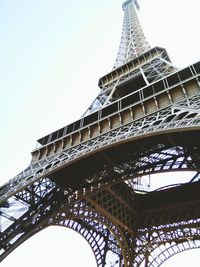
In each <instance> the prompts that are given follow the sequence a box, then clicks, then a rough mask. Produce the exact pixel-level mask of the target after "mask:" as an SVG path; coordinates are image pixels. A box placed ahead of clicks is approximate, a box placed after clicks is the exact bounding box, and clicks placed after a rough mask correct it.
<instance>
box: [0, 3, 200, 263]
mask: <svg viewBox="0 0 200 267" xmlns="http://www.w3.org/2000/svg"><path fill="white" fill-rule="evenodd" d="M136 8H137V9H138V8H139V5H138V3H137V1H136V0H135V1H134V0H128V1H126V2H124V4H123V10H124V25H123V31H122V38H121V43H120V48H119V52H118V55H117V59H116V62H115V65H114V68H113V70H112V71H111V72H110V73H108V74H107V75H105V76H104V77H102V78H101V79H100V80H99V86H100V88H101V92H100V94H99V95H98V96H97V98H96V99H95V100H94V102H93V103H92V104H91V106H90V107H89V108H88V110H87V111H86V112H85V114H84V115H83V117H82V118H80V119H79V120H77V121H75V122H74V123H72V124H70V125H67V126H65V127H63V128H61V129H59V130H57V131H55V132H53V133H50V134H49V135H47V136H44V137H43V138H41V139H39V140H38V144H39V147H38V148H37V149H36V150H34V151H32V161H31V163H30V165H29V166H28V168H27V169H25V170H24V171H23V172H21V173H20V174H18V175H17V176H16V177H14V178H13V179H11V180H10V181H9V182H7V183H6V184H5V185H3V186H2V187H1V189H0V238H1V243H0V260H3V259H4V258H5V257H6V256H7V255H9V253H11V252H12V251H13V250H14V249H15V248H17V247H18V246H19V245H20V244H21V243H23V242H24V241H25V240H27V239H28V238H30V237H31V236H33V235H35V234H36V233H38V232H39V231H41V230H43V229H45V228H46V227H49V226H51V225H58V226H64V227H67V228H71V229H74V230H75V231H77V232H78V233H80V234H81V235H82V236H83V237H84V238H85V239H86V240H87V241H88V243H89V244H90V246H91V248H92V250H93V252H94V255H95V258H96V263H97V266H98V267H104V266H110V267H111V266H118V267H122V266H125V267H128V266H134V267H136V266H145V267H147V266H153V267H154V266H155V267H157V266H160V265H161V264H162V263H163V262H165V261H166V260H167V259H168V258H170V257H172V256H173V255H175V254H177V253H180V252H182V251H185V250H189V249H194V248H199V247H200V228H199V227H200V196H199V190H200V183H199V181H200V175H199V167H200V156H199V150H200V138H199V129H200V127H199V126H200V116H199V113H200V80H199V77H200V62H197V63H195V64H193V65H191V66H188V67H186V68H184V69H181V70H178V69H176V68H175V67H174V66H173V64H172V63H171V61H170V58H169V56H168V54H167V52H166V50H165V49H163V48H160V47H155V48H150V46H149V45H148V43H147V41H146V39H145V36H144V34H143V32H142V29H141V27H140V24H139V21H138V17H137V14H136ZM180 170H181V171H194V172H195V175H194V176H193V177H192V178H188V182H186V183H184V184H175V185H168V186H165V187H163V188H160V189H157V190H152V189H151V187H150V184H149V179H148V177H149V176H150V175H153V174H161V173H163V172H169V173H170V174H171V175H174V176H175V175H176V171H180ZM188 177H189V174H188ZM158 179H159V178H158Z"/></svg>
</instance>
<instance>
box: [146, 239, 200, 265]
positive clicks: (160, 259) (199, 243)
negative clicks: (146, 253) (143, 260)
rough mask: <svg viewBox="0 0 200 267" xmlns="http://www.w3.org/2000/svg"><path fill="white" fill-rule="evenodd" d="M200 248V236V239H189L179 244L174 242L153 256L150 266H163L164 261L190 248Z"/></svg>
mask: <svg viewBox="0 0 200 267" xmlns="http://www.w3.org/2000/svg"><path fill="white" fill-rule="evenodd" d="M199 248H200V237H199V239H198V240H193V241H192V240H188V241H186V242H182V243H179V244H173V245H170V246H169V247H167V248H165V250H163V251H162V252H161V253H160V254H158V255H157V256H156V257H154V258H152V261H151V262H149V265H148V266H149V267H154V266H156V267H158V266H161V265H162V264H163V263H164V262H166V261H167V260H169V259H170V258H172V257H174V256H175V255H177V254H179V253H183V252H185V251H188V250H193V249H199Z"/></svg>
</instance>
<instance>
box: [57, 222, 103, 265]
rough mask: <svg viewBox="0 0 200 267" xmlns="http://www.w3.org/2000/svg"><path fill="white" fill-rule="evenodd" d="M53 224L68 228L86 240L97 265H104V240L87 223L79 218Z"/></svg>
mask: <svg viewBox="0 0 200 267" xmlns="http://www.w3.org/2000/svg"><path fill="white" fill-rule="evenodd" d="M53 225H56V226H61V227H66V228H69V229H71V230H73V231H75V232H76V233H78V234H79V235H81V237H82V238H84V239H85V240H86V242H87V243H88V244H89V246H90V248H91V250H92V251H93V254H94V257H95V259H96V263H97V266H98V267H103V266H105V254H106V253H105V248H106V242H105V240H104V237H103V236H102V235H101V233H100V232H99V233H97V232H95V230H94V229H92V228H89V226H88V225H86V224H85V225H84V224H83V222H82V223H81V221H80V220H79V221H78V220H67V219H66V220H62V221H60V222H57V223H55V224H53Z"/></svg>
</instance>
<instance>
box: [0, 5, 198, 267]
mask: <svg viewBox="0 0 200 267" xmlns="http://www.w3.org/2000/svg"><path fill="white" fill-rule="evenodd" d="M140 3H141V12H140V17H141V22H142V26H143V29H144V31H145V34H146V37H147V39H148V40H149V42H150V45H151V46H152V47H153V46H162V47H165V48H166V49H167V51H168V53H169V55H170V57H171V59H172V61H173V63H174V64H175V65H176V66H179V67H184V66H187V65H188V64H192V63H194V62H196V61H198V60H200V49H199V44H200V40H199V32H198V30H199V29H198V26H199V10H200V9H199V7H200V3H199V1H198V0H190V1H189V4H188V1H183V0H151V1H149V0H141V1H140ZM121 4H122V1H121V0H109V1H108V0H107V1H106V0H101V1H91V0H84V1H83V0H82V1H81V0H76V1H69V0H56V1H55V0H34V1H33V0H17V1H16V0H0V36H1V41H0V114H1V115H0V125H1V132H0V135H1V136H0V137H1V138H0V147H1V175H0V184H3V183H4V182H6V181H7V180H8V179H10V178H12V177H13V176H15V175H16V174H17V173H19V172H20V171H22V170H23V169H24V168H25V167H26V166H27V165H28V164H29V162H30V159H31V156H30V152H31V150H33V149H34V147H35V143H36V139H38V138H40V137H42V136H44V135H46V134H48V133H50V132H52V131H54V130H56V129H58V128H60V127H63V126H65V125H66V124H68V123H70V122H72V121H74V120H76V119H78V118H79V117H80V116H81V115H82V114H83V113H84V111H85V110H86V109H87V107H88V106H89V105H90V103H91V102H92V101H93V99H94V98H95V97H96V95H97V94H98V92H99V90H98V87H97V83H98V79H99V78H100V77H101V76H103V75H104V74H106V73H107V72H109V71H110V70H111V69H112V67H113V64H114V61H115V56H116V54H117V50H118V46H119V41H120V36H121V29H122V20H123V12H122V9H121ZM71 233H72V231H69V230H68V231H67V230H65V229H62V228H61V229H60V228H59V229H55V228H53V230H52V229H47V230H45V231H43V232H41V233H40V234H38V235H36V236H34V237H33V238H32V239H31V240H28V241H26V242H25V243H24V244H23V245H21V246H20V247H19V248H18V249H16V250H15V251H14V252H13V253H12V254H11V255H10V256H9V257H8V258H7V259H6V260H5V261H4V262H3V263H1V266H2V267H8V266H9V267H10V266H13V265H15V266H19V265H20V266H21V267H23V266H27V262H28V265H29V266H30V267H32V266H35V264H39V265H42V262H43V264H45V266H49V267H51V266H55V264H57V265H59V263H58V262H57V257H60V260H61V261H60V264H62V266H63V262H64V263H65V264H64V265H65V266H74V267H76V266H87V267H90V266H91V267H95V266H96V265H95V261H94V259H93V258H92V256H86V253H87V252H88V250H87V249H86V251H87V252H85V247H86V248H87V246H85V241H84V240H83V239H82V238H81V239H80V238H79V239H78V241H77V240H76V236H77V235H71ZM74 241H75V242H74ZM73 243H75V245H74V246H75V247H74V249H73ZM49 244H50V246H49ZM61 248H62V249H64V250H63V251H64V252H63V254H64V255H63V256H64V258H62V257H61V254H62V253H61ZM70 248H72V251H71V252H69V251H68V250H69V249H70ZM77 248H78V250H77V251H75V250H76V249H77ZM81 252H83V254H81ZM89 253H91V251H90V250H89ZM33 255H34V257H33V258H32V256H33ZM36 255H37V257H36ZM56 255H59V256H56ZM189 255H192V252H190V254H189ZM69 256H73V259H74V258H75V259H76V260H77V261H78V260H81V261H80V262H79V263H77V265H76V263H75V262H73V260H72V261H70V259H69ZM178 258H179V260H182V261H181V263H180V262H179V263H177V262H175V258H174V259H172V262H174V263H172V264H169V261H168V262H167V263H166V265H163V266H179V265H180V266H188V264H189V263H188V261H187V260H188V259H191V258H190V257H189V256H186V259H183V256H182V255H181V257H178ZM84 259H85V260H86V262H85V263H84V262H83V260H84ZM89 259H91V261H92V260H93V262H91V264H90V263H89ZM29 261H30V262H29ZM184 264H185V265H184ZM194 264H195V263H194ZM194 264H193V266H195V265H194ZM196 266H197V265H196Z"/></svg>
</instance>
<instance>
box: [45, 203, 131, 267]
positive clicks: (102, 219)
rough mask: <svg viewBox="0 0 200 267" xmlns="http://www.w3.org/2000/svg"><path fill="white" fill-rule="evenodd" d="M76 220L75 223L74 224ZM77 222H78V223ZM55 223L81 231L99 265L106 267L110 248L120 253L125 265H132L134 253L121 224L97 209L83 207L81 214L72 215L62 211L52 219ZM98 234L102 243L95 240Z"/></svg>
mask: <svg viewBox="0 0 200 267" xmlns="http://www.w3.org/2000/svg"><path fill="white" fill-rule="evenodd" d="M76 209H77V210H79V208H78V207H76ZM84 213H85V214H84ZM74 222H75V224H74V225H73V223H74ZM77 222H78V224H76V223H77ZM70 223H71V225H70ZM54 224H55V225H61V226H65V227H68V228H71V227H72V229H74V230H75V231H77V232H79V233H80V234H81V235H82V236H83V237H84V238H85V239H86V240H87V241H88V243H89V244H90V246H91V248H92V250H93V252H94V255H95V257H96V259H97V263H98V264H99V265H98V266H100V267H104V265H105V260H106V253H107V252H108V251H109V250H110V251H112V252H113V253H114V254H116V255H118V258H119V260H120V261H123V263H124V266H130V265H129V264H130V262H131V261H132V255H131V251H130V247H129V246H128V244H127V239H126V238H125V235H124V233H123V231H122V230H121V229H120V227H119V226H117V225H115V224H113V223H112V221H111V220H110V219H108V218H107V217H106V216H103V215H101V214H99V213H98V212H97V211H93V210H92V209H88V207H86V210H85V211H84V209H82V207H81V212H80V214H78V213H76V212H74V211H73V215H71V216H69V215H67V214H65V212H64V211H62V212H59V213H58V214H57V215H56V216H55V221H54V220H53V219H52V220H51V222H50V224H49V225H54ZM81 224H83V225H84V227H82V225H81ZM88 229H89V230H90V232H89V231H88ZM103 233H104V234H105V233H106V236H103V235H102V234H103ZM87 234H89V236H87ZM110 234H111V235H110ZM93 235H95V236H93ZM100 235H102V236H103V238H104V240H103V239H101V238H100ZM96 236H99V239H98V241H100V243H98V241H96V240H95V238H96ZM90 238H91V239H90ZM109 243H110V244H109ZM103 245H104V247H103ZM109 245H110V247H109ZM111 248H112V249H111ZM103 253H104V254H103Z"/></svg>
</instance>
